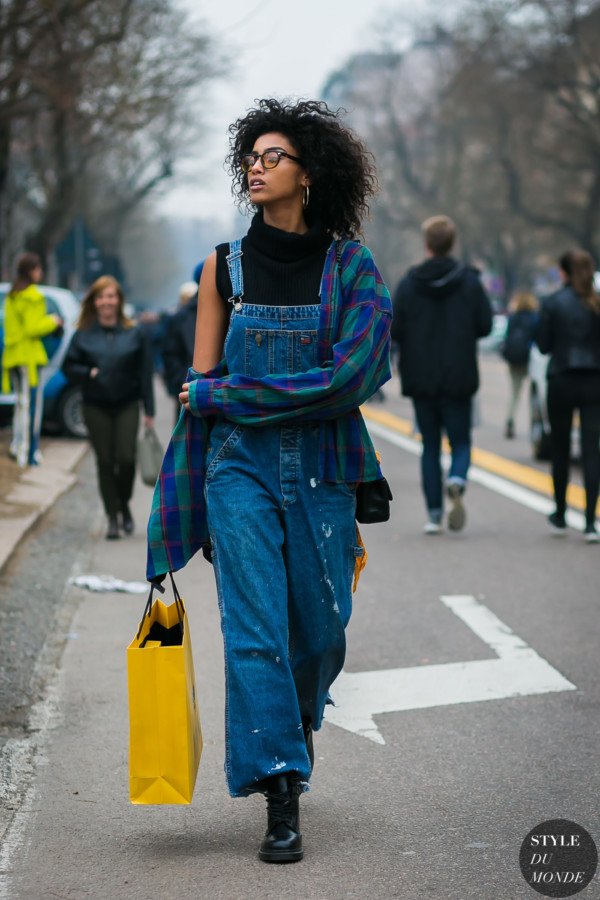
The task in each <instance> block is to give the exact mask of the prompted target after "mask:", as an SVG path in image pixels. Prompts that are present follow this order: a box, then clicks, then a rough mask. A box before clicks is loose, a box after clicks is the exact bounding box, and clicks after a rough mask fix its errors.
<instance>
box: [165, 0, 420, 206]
mask: <svg viewBox="0 0 600 900" xmlns="http://www.w3.org/2000/svg"><path fill="white" fill-rule="evenodd" d="M179 3H180V4H181V5H183V6H184V7H185V8H186V9H188V10H189V11H190V13H191V14H192V16H194V17H199V18H202V19H203V20H204V21H205V22H206V23H207V25H208V26H209V28H210V30H211V31H212V33H213V34H215V35H216V37H217V38H221V39H222V40H223V42H224V43H226V44H228V45H230V46H232V47H233V48H234V51H233V57H232V63H233V64H234V65H235V68H236V74H235V75H234V76H233V77H231V79H230V80H229V81H228V82H224V83H221V84H219V85H215V86H213V87H212V88H211V90H210V94H209V97H208V98H207V104H206V109H207V110H208V112H207V113H206V114H205V118H206V120H207V126H208V133H207V134H206V136H205V140H204V141H203V144H202V147H201V150H202V158H200V153H199V155H198V158H197V159H196V160H194V161H191V162H190V163H187V164H186V165H185V168H184V169H183V170H182V172H181V174H180V175H179V177H178V179H177V182H178V183H177V184H176V185H175V186H174V187H172V188H171V189H170V190H169V192H168V194H167V195H166V196H165V197H164V199H163V200H161V202H160V209H161V211H162V212H165V213H168V214H170V215H178V216H182V215H183V216H196V215H200V216H202V217H204V216H217V217H218V218H220V219H227V220H229V218H230V215H231V207H232V202H233V201H232V199H231V194H230V191H229V178H228V177H227V176H226V175H225V173H224V171H223V160H224V158H225V155H226V152H227V137H226V130H227V126H228V125H229V123H230V122H232V121H233V120H234V119H236V118H237V117H238V116H239V115H240V114H243V113H244V111H245V110H246V109H247V108H248V107H250V106H252V105H253V101H254V100H255V98H257V97H267V96H276V97H281V96H287V95H292V96H297V97H298V96H302V97H311V98H313V97H317V98H318V94H319V89H320V88H321V86H322V85H323V83H324V81H325V79H326V78H327V76H328V75H329V74H330V73H331V72H333V71H335V70H336V69H337V68H339V67H340V66H341V65H342V64H343V62H344V61H345V59H346V58H347V57H348V56H350V55H351V54H353V53H356V52H359V51H361V50H365V49H371V48H374V47H378V46H380V45H381V40H382V38H381V21H382V18H384V17H386V18H387V17H388V16H389V18H390V20H394V19H395V20H396V21H399V20H400V19H404V18H405V17H412V18H414V17H415V16H416V15H417V14H418V13H419V12H420V11H421V10H425V9H426V8H427V6H428V5H429V4H430V3H431V0H395V2H387V3H381V4H378V3H377V2H375V3H369V2H367V3H359V2H357V0H297V2H291V0H261V2H256V0H216V2H215V0H212V2H210V3H208V2H205V0H179ZM192 64H193V61H192V60H190V65H192Z"/></svg>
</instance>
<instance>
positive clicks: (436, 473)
mask: <svg viewBox="0 0 600 900" xmlns="http://www.w3.org/2000/svg"><path fill="white" fill-rule="evenodd" d="M422 230H423V236H424V240H425V248H426V252H427V259H426V260H425V262H423V263H421V264H420V265H418V266H414V267H413V268H411V269H409V270H408V272H407V273H406V275H405V276H404V277H403V278H402V280H401V281H400V284H399V285H398V288H397V289H396V293H395V296H394V319H393V324H392V338H393V339H394V340H395V341H397V343H398V347H399V352H400V355H399V372H400V379H401V382H402V393H403V394H404V395H405V396H407V397H411V398H412V400H413V405H414V408H415V415H416V419H417V424H418V426H419V430H420V432H421V436H422V438H423V455H422V458H421V476H422V486H423V492H424V494H425V501H426V504H427V512H428V521H427V523H426V525H425V533H426V534H437V533H439V532H440V530H441V521H442V515H443V490H442V470H441V461H440V454H441V439H442V432H443V431H445V432H446V433H447V435H448V439H449V441H450V446H451V449H452V462H451V466H450V472H449V474H448V480H447V491H448V496H449V497H450V499H451V501H452V507H451V510H450V513H449V516H448V527H449V528H450V529H452V530H460V529H461V528H463V526H464V524H465V510H464V505H463V503H462V495H463V494H464V490H465V486H466V481H467V473H468V468H469V463H470V454H471V398H472V397H473V395H474V394H475V393H476V391H477V389H478V387H479V372H478V367H477V340H478V338H481V337H484V336H485V335H487V334H489V333H490V331H491V328H492V309H491V306H490V301H489V299H488V296H487V294H486V293H485V291H484V289H483V287H482V285H481V281H480V278H479V272H478V271H477V269H475V268H473V267H471V266H466V265H463V263H461V262H459V261H458V260H457V259H455V258H454V257H453V256H451V255H450V252H451V250H452V247H453V245H454V241H455V238H456V226H455V225H454V223H453V222H452V220H451V219H449V218H448V217H447V216H434V217H433V218H431V219H427V221H425V222H424V223H423V226H422Z"/></svg>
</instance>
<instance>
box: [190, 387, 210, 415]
mask: <svg viewBox="0 0 600 900" xmlns="http://www.w3.org/2000/svg"><path fill="white" fill-rule="evenodd" d="M210 385H211V380H210V379H209V378H196V380H195V381H192V382H191V383H190V388H189V401H188V402H189V404H190V412H191V413H192V415H194V416H204V415H206V413H207V412H208V407H209V404H208V399H209V391H210Z"/></svg>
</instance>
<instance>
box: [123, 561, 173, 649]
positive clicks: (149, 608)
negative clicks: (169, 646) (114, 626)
mask: <svg viewBox="0 0 600 900" xmlns="http://www.w3.org/2000/svg"><path fill="white" fill-rule="evenodd" d="M169 578H170V579H171V584H172V586H173V596H174V597H175V605H176V607H177V615H178V616H179V624H180V625H181V628H182V629H183V616H184V609H183V600H182V599H181V594H180V593H179V591H178V590H177V585H176V584H175V579H174V578H173V573H172V572H169ZM154 591H159V592H160V593H161V594H164V592H165V587H164V585H163V584H159V582H157V581H153V582H151V584H150V593H149V594H148V599H147V601H146V606H145V608H144V613H143V615H142V621H141V622H140V627H139V628H138V633H137V634H136V636H135V637H136V640H137V641H139V639H140V634H141V633H142V628H143V627H144V620H145V619H146V616H148V617H150V613H151V612H152V604H153V603H154Z"/></svg>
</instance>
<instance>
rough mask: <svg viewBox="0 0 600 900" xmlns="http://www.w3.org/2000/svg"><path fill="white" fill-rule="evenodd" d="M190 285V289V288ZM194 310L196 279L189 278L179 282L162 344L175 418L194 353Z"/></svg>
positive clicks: (199, 267) (199, 271)
mask: <svg viewBox="0 0 600 900" xmlns="http://www.w3.org/2000/svg"><path fill="white" fill-rule="evenodd" d="M202 267H203V263H199V264H198V265H197V266H196V268H195V269H194V276H195V277H196V276H197V277H198V279H199V278H200V276H201V274H202ZM192 285H193V286H194V290H193V292H192ZM184 288H185V289H186V292H187V290H189V291H190V293H189V294H188V295H187V299H185V300H184V299H183V297H184V294H183V291H184ZM197 312H198V282H197V281H189V282H185V284H183V285H182V286H181V291H180V306H179V309H178V310H177V311H176V312H174V313H173V315H172V316H171V318H170V319H169V323H168V325H167V333H166V335H165V343H164V346H163V363H164V369H163V376H164V381H165V386H166V388H167V391H168V392H169V394H170V395H171V397H173V398H174V399H175V406H176V413H175V419H176V420H177V419H178V418H179V413H180V412H181V403H180V402H179V394H180V393H181V386H182V384H183V383H184V381H185V380H186V376H187V372H188V369H189V367H190V366H191V365H192V359H193V357H194V338H195V334H196V315H197Z"/></svg>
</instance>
